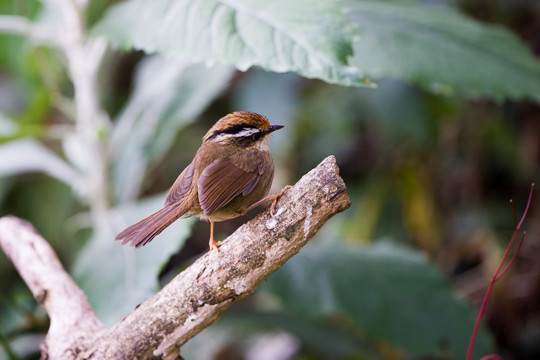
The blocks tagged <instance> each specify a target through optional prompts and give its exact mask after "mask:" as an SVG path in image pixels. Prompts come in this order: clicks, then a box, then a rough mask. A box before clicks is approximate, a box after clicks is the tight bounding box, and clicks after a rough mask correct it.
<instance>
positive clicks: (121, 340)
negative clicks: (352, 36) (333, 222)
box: [0, 156, 350, 359]
mask: <svg viewBox="0 0 540 360" xmlns="http://www.w3.org/2000/svg"><path fill="white" fill-rule="evenodd" d="M349 205H350V202H349V196H348V192H347V189H346V187H345V184H344V183H343V180H342V179H341V178H340V176H339V169H338V167H337V165H336V162H335V158H334V157H333V156H330V157H328V158H326V159H325V160H324V161H323V162H322V163H321V164H319V166H317V167H316V168H315V169H313V170H312V171H310V172H309V173H308V174H306V175H305V176H304V177H302V179H301V180H300V181H298V183H297V184H296V185H294V186H293V187H292V188H291V189H290V190H288V191H287V192H286V193H285V194H284V195H283V196H282V197H281V198H280V200H279V202H278V204H277V210H276V214H275V217H272V216H271V215H270V214H269V212H268V211H263V212H262V213H261V214H259V215H258V216H257V217H256V218H255V219H253V220H251V221H250V222H248V223H246V224H244V225H243V226H241V227H240V228H239V229H238V230H237V231H236V232H235V233H234V234H232V235H231V236H229V237H228V238H227V239H226V240H225V241H224V242H223V244H222V245H221V246H220V248H219V252H216V251H211V252H208V253H207V254H205V255H204V256H202V257H201V258H200V259H198V260H197V261H196V262H195V263H194V264H192V265H191V266H190V267H188V268H187V269H186V270H184V271H183V272H182V273H180V274H179V275H177V276H176V277H175V278H174V279H173V280H172V281H171V282H170V283H169V284H168V285H167V286H165V287H164V288H163V289H162V290H161V291H160V292H159V293H157V294H156V295H154V296H152V297H151V298H150V299H148V300H147V301H146V302H144V303H143V304H141V305H140V306H139V307H137V308H136V309H135V310H134V311H133V312H132V313H131V314H129V315H128V316H127V317H126V318H124V319H123V320H122V321H121V322H120V323H118V324H117V325H115V326H114V327H112V328H111V329H106V330H102V331H100V332H96V333H95V334H94V335H93V336H92V337H91V341H88V339H85V341H83V342H82V343H81V346H79V347H78V348H77V349H79V351H77V352H76V354H74V355H73V356H72V357H63V359H69V358H72V359H75V358H76V359H134V358H137V359H154V358H164V359H177V358H178V357H179V350H178V349H179V346H181V345H182V344H184V343H185V342H186V341H187V340H189V339H190V338H192V337H193V336H195V335H196V334H197V333H199V332H200V331H201V330H203V329H204V328H206V327H207V326H209V325H211V324H212V323H214V322H215V321H216V320H217V319H218V318H219V317H220V316H221V314H222V313H223V312H224V311H225V310H226V309H227V308H228V307H229V306H230V305H231V304H232V303H233V302H235V301H238V300H240V299H242V298H243V297H245V296H247V295H249V294H251V293H252V292H254V291H255V289H256V288H257V287H258V286H259V284H260V283H261V282H262V281H264V280H265V279H266V278H267V277H268V276H269V275H270V274H272V273H273V272H274V271H276V270H277V269H278V268H279V267H280V266H281V265H283V264H284V263H285V262H286V261H287V260H288V259H289V258H290V257H292V256H293V255H294V254H296V253H297V252H298V251H299V250H300V249H301V248H302V246H304V245H305V244H306V243H307V242H308V241H309V239H311V238H312V237H313V235H314V234H315V233H316V232H317V231H318V230H319V229H320V227H321V226H322V225H323V224H324V223H325V222H326V221H327V220H328V219H329V218H330V217H332V216H333V215H335V214H337V213H339V212H341V211H343V210H345V209H347V208H348V207H349ZM0 224H1V223H0ZM1 232H2V227H1V226H0V238H2V233H1ZM0 244H2V246H4V245H3V242H2V241H0ZM140 251H144V249H142V250H140ZM10 256H11V257H12V256H13V255H10ZM16 266H17V267H18V265H17V264H16ZM25 280H26V279H25ZM69 281H71V280H69ZM48 291H49V292H52V291H54V290H53V289H50V290H48ZM35 294H36V293H35ZM73 300H74V301H80V299H73ZM46 309H47V308H46ZM49 314H50V316H51V321H52V316H53V315H54V316H61V315H60V314H56V313H55V314H51V313H49ZM71 330H72V331H73V332H77V331H79V330H78V328H77V327H74V328H72V329H71ZM50 358H51V359H54V358H53V357H50Z"/></svg>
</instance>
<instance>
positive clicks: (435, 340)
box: [263, 242, 491, 359]
mask: <svg viewBox="0 0 540 360" xmlns="http://www.w3.org/2000/svg"><path fill="white" fill-rule="evenodd" d="M263 289H264V290H265V291H267V292H270V293H272V294H273V295H275V296H277V298H278V299H279V300H280V303H281V305H282V306H283V308H285V309H287V310H289V311H292V312H294V313H296V314H300V315H303V316H307V317H309V318H321V317H329V316H335V315H341V316H344V317H345V319H349V320H350V321H352V326H353V328H354V329H356V331H359V332H360V333H362V334H364V335H365V336H366V337H367V338H369V339H372V340H374V341H380V340H381V341H388V342H390V343H391V344H393V345H394V346H397V347H399V348H402V349H404V350H405V351H407V352H408V353H409V354H411V355H413V356H421V355H422V356H423V355H442V354H444V353H446V352H449V353H450V354H451V356H452V358H456V359H458V358H459V359H463V358H465V353H466V351H467V345H468V340H469V337H470V334H471V332H472V329H473V326H474V321H475V315H474V314H473V311H472V310H471V308H469V307H468V306H467V305H466V304H465V303H464V302H463V301H462V300H459V299H458V298H456V296H455V295H454V294H453V293H452V292H451V289H450V287H449V284H448V283H447V282H446V281H445V279H444V278H443V276H442V275H441V274H440V273H439V272H438V271H437V270H436V268H435V267H434V266H433V265H431V264H430V263H429V262H428V261H427V260H426V259H425V258H424V257H422V256H420V255H418V254H417V253H415V252H413V251H412V250H408V249H405V248H403V247H400V246H398V245H396V244H392V243H389V242H381V243H375V244H374V245H371V246H370V247H368V248H365V249H357V248H347V247H344V246H341V245H338V244H336V245H333V246H310V247H307V248H305V249H303V250H302V251H301V252H300V253H299V254H298V255H297V256H295V257H294V258H292V259H291V260H290V261H289V262H287V263H286V264H285V266H283V267H282V268H281V269H280V270H279V271H278V272H276V274H274V275H272V276H271V277H270V278H269V280H268V281H267V282H266V283H265V284H264V285H263ZM346 323H347V322H346ZM443 344H444V345H443ZM441 347H442V348H441ZM490 347H491V344H490V341H489V338H488V336H487V335H486V333H485V332H480V335H479V337H478V338H477V343H476V347H475V349H476V351H477V353H476V356H474V358H480V356H479V354H485V353H486V352H487V351H489V349H490ZM443 348H444V349H445V350H443Z"/></svg>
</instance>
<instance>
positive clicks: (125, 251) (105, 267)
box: [73, 194, 193, 325]
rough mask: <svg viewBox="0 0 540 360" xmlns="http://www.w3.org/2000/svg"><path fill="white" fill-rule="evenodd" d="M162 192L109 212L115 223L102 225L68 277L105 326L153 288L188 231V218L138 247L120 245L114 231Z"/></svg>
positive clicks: (157, 203) (154, 205) (152, 205)
mask: <svg viewBox="0 0 540 360" xmlns="http://www.w3.org/2000/svg"><path fill="white" fill-rule="evenodd" d="M164 198H165V196H164V194H162V195H160V196H155V197H152V198H150V199H147V200H145V201H141V202H139V203H137V204H135V205H125V206H123V207H120V208H117V209H115V210H111V211H110V214H109V216H108V217H109V218H111V219H114V220H115V224H116V225H118V224H120V223H121V225H120V226H115V229H112V228H111V227H110V226H105V225H102V226H100V227H97V229H95V230H94V233H93V235H92V238H91V239H90V241H89V242H88V244H87V245H86V246H85V248H84V249H83V250H82V251H81V253H80V254H79V257H78V259H77V261H76V263H75V268H74V270H73V275H74V278H75V280H76V281H77V284H78V285H79V286H80V287H81V288H82V289H83V290H84V292H85V293H86V296H87V297H88V301H89V302H90V304H91V305H92V307H93V308H94V310H95V311H96V313H97V315H98V316H99V317H100V318H101V319H102V320H103V321H104V322H105V323H106V324H108V325H112V324H114V323H116V322H118V321H120V320H121V319H122V318H123V317H124V316H126V315H127V314H129V313H130V312H131V311H133V309H134V308H135V306H137V305H138V304H139V303H141V302H143V301H145V300H146V299H147V298H148V297H149V296H150V295H152V294H154V293H155V292H156V290H158V285H159V283H158V276H159V273H160V271H161V269H162V267H163V266H164V265H165V264H166V263H167V261H168V260H169V258H170V256H171V255H173V254H174V253H175V252H176V251H178V249H180V248H181V246H182V244H183V243H184V241H185V239H186V238H187V237H188V236H189V234H190V232H191V231H190V229H191V224H192V223H193V221H192V220H191V219H183V220H179V221H176V222H175V223H173V224H172V225H170V226H169V227H168V228H167V229H165V230H164V231H163V232H162V233H161V234H160V235H159V236H158V237H157V238H156V239H154V241H152V242H150V243H149V244H147V245H145V246H144V247H143V248H141V249H135V248H132V247H128V246H122V245H121V244H120V242H118V241H114V237H115V235H116V234H117V233H118V232H120V231H121V230H122V229H123V228H124V227H125V226H128V225H131V224H133V223H135V222H136V221H138V220H141V219H142V218H144V217H145V216H148V215H150V214H151V213H152V212H153V211H156V210H158V209H159V208H160V207H161V206H162V204H163V201H164Z"/></svg>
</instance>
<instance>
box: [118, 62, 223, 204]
mask: <svg viewBox="0 0 540 360" xmlns="http://www.w3.org/2000/svg"><path fill="white" fill-rule="evenodd" d="M232 74H233V68H232V67H230V66H226V65H216V66H212V67H207V66H204V65H202V64H197V65H192V64H191V62H190V61H188V60H187V59H183V60H182V59H165V58H163V57H160V56H152V57H149V58H146V59H144V60H143V61H142V63H141V64H140V65H139V67H138V69H137V74H136V78H135V88H134V90H133V93H132V95H131V97H130V99H129V101H128V103H127V105H126V107H125V108H124V109H123V110H122V112H121V114H120V115H119V117H118V119H117V121H116V124H117V125H116V126H115V129H114V133H113V136H112V140H111V141H112V148H113V156H114V158H115V160H114V161H113V179H114V189H115V194H116V196H117V198H118V199H119V200H120V201H121V202H124V201H127V200H132V199H134V198H136V197H137V195H138V193H139V188H140V185H141V181H142V177H143V175H144V174H145V171H146V170H147V167H148V165H152V164H154V163H156V162H158V161H160V160H161V158H162V157H163V156H164V155H165V154H166V152H167V151H169V149H170V147H171V146H172V144H173V143H174V140H175V139H176V135H177V134H178V131H179V130H180V129H182V127H184V126H186V125H188V124H190V123H191V122H192V121H194V120H195V119H196V117H197V116H199V115H200V113H201V112H202V111H204V109H205V108H206V107H207V106H208V105H209V104H210V102H211V101H212V100H214V99H215V98H216V97H217V96H219V95H220V94H221V93H222V92H223V90H224V89H225V88H226V86H227V85H228V83H229V80H230V78H231V76H232Z"/></svg>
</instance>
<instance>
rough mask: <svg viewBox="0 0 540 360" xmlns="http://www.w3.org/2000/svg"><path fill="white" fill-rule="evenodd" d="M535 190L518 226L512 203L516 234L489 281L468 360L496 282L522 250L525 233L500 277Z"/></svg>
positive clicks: (532, 186)
mask: <svg viewBox="0 0 540 360" xmlns="http://www.w3.org/2000/svg"><path fill="white" fill-rule="evenodd" d="M533 189H534V183H533V184H532V185H531V191H530V192H529V199H528V200H527V205H526V206H525V211H523V215H522V216H521V220H520V221H519V223H518V224H515V222H516V220H515V213H516V212H515V207H514V202H513V201H512V202H511V203H512V208H513V209H514V225H515V228H514V234H513V235H512V238H511V239H510V242H509V243H508V245H507V246H506V250H505V251H504V255H503V257H502V259H501V261H500V262H499V266H497V270H495V273H493V276H492V277H491V279H490V280H489V285H488V288H487V290H486V294H485V295H484V300H482V306H481V307H480V311H479V312H478V316H477V318H476V323H475V324H474V329H473V332H472V335H471V340H470V341H469V349H468V351H467V360H471V358H472V352H473V349H474V342H475V341H476V335H477V334H478V328H479V327H480V322H481V321H482V317H483V316H484V312H485V310H486V305H487V301H488V299H489V295H490V294H491V290H492V289H493V285H495V282H496V281H497V280H499V279H500V278H501V276H502V275H504V273H505V272H506V271H507V270H508V267H509V266H510V265H511V264H512V263H513V262H514V259H515V257H516V255H517V253H518V252H519V249H520V248H521V244H522V242H523V239H524V237H525V233H523V236H522V237H521V241H520V243H519V246H518V249H517V251H516V253H515V254H514V256H513V257H512V260H510V262H509V263H508V265H507V266H506V267H505V268H504V270H503V271H502V273H501V274H500V275H499V273H500V272H501V268H502V266H503V265H504V262H505V261H506V257H507V256H508V253H509V252H510V248H511V247H512V244H513V243H514V240H515V239H516V236H517V233H518V232H519V229H520V228H521V225H522V224H523V221H524V220H525V217H526V216H527V212H528V211H529V206H530V205H531V199H532V194H533ZM488 356H491V355H488ZM484 358H486V357H484ZM495 358H496V357H495ZM488 359H489V357H488Z"/></svg>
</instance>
